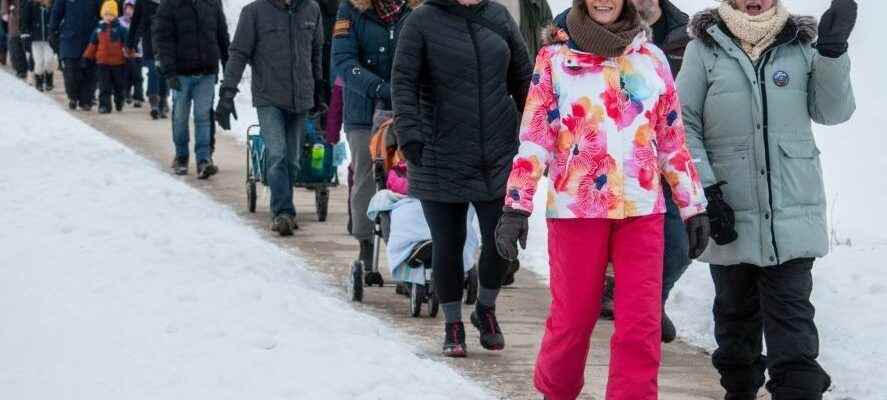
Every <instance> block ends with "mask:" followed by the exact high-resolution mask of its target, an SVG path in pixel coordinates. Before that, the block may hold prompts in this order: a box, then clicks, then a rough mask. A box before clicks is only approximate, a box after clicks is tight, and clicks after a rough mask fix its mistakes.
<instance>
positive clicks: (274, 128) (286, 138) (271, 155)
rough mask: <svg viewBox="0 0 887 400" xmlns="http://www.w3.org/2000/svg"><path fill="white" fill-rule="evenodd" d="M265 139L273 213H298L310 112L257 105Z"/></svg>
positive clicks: (274, 214)
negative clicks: (296, 185) (297, 193)
mask: <svg viewBox="0 0 887 400" xmlns="http://www.w3.org/2000/svg"><path fill="white" fill-rule="evenodd" d="M256 111H258V116H259V127H260V129H261V134H262V139H264V140H265V148H266V149H267V151H268V153H267V158H266V160H265V165H266V166H267V168H268V188H270V189H271V214H272V215H273V216H278V215H281V214H289V215H296V207H295V206H294V205H293V184H294V183H295V182H296V178H298V176H299V170H300V164H299V162H300V161H301V156H302V143H304V140H305V139H304V138H305V118H306V117H307V114H306V113H293V112H289V111H285V110H282V109H280V108H277V107H274V106H261V107H256Z"/></svg>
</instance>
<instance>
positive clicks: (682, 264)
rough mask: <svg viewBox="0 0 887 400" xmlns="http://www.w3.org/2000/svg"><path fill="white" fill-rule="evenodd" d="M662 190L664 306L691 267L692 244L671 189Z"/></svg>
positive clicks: (663, 186) (665, 186)
mask: <svg viewBox="0 0 887 400" xmlns="http://www.w3.org/2000/svg"><path fill="white" fill-rule="evenodd" d="M662 188H663V194H664V195H665V209H666V211H665V258H664V259H663V265H662V304H665V302H666V300H668V295H669V293H671V289H672V288H674V285H675V283H677V282H678V279H681V276H682V275H684V272H685V271H687V267H688V266H690V254H689V253H690V243H689V241H688V240H687V229H686V228H685V227H684V222H683V221H682V220H681V213H680V210H679V209H678V206H677V205H676V204H675V202H674V200H672V198H671V187H669V186H668V184H664V185H662Z"/></svg>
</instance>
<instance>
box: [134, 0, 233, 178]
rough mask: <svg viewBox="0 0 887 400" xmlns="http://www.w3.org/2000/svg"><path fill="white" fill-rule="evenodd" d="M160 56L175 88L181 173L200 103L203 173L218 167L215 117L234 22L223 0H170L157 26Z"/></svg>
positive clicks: (176, 164)
mask: <svg viewBox="0 0 887 400" xmlns="http://www.w3.org/2000/svg"><path fill="white" fill-rule="evenodd" d="M151 36H152V39H153V41H154V49H153V50H154V56H155V58H156V63H157V67H158V69H159V70H160V72H161V75H163V77H164V78H165V79H166V82H167V84H168V85H169V88H170V89H172V92H173V110H172V136H173V143H174V144H175V158H174V159H173V165H172V168H173V170H174V171H175V173H176V174H177V175H185V174H187V173H188V159H189V151H188V142H189V139H190V132H189V126H188V116H189V115H190V110H191V104H192V102H193V105H194V130H195V132H194V153H195V156H196V158H197V178H198V179H207V178H209V177H210V176H212V175H213V174H215V173H216V172H217V171H218V169H217V168H216V166H215V165H213V162H212V151H211V144H210V142H211V138H212V135H211V129H212V127H211V126H210V125H211V124H212V123H213V121H212V117H211V113H212V106H213V101H214V99H215V83H216V81H217V80H218V76H217V75H218V73H219V62H221V63H222V64H224V63H226V62H228V45H229V44H230V43H229V39H228V23H227V21H226V20H225V13H224V12H223V10H222V4H221V1H220V0H164V1H162V2H161V3H160V6H159V7H158V8H157V13H156V14H155V15H154V21H153V23H152V26H151Z"/></svg>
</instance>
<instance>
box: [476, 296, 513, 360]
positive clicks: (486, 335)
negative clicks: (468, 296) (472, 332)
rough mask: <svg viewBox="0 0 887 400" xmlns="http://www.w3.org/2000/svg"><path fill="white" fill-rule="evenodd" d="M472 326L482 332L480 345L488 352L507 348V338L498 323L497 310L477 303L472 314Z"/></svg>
mask: <svg viewBox="0 0 887 400" xmlns="http://www.w3.org/2000/svg"><path fill="white" fill-rule="evenodd" d="M471 324H472V325H474V327H475V328H477V330H478V331H480V345H481V346H483V348H485V349H487V350H502V349H504V348H505V337H504V336H502V330H501V329H499V323H498V322H497V321H496V308H495V307H487V306H484V305H483V304H480V303H477V306H475V309H474V312H472V313H471Z"/></svg>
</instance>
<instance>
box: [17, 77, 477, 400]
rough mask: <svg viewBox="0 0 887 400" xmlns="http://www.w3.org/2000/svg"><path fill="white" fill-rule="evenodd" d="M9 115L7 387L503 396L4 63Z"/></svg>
mask: <svg viewBox="0 0 887 400" xmlns="http://www.w3.org/2000/svg"><path fill="white" fill-rule="evenodd" d="M0 110H2V112H0V132H2V134H0V137H2V140H0V165H2V167H0V187H2V188H3V191H2V193H0V355H2V356H0V398H2V399H93V400H102V399H152V400H153V399H299V400H304V399H318V400H327V399H416V398H423V399H432V398H433V399H449V398H452V397H451V394H452V393H460V398H465V399H485V398H490V394H489V393H487V392H485V390H484V389H482V388H480V387H479V386H478V385H477V384H475V383H473V382H470V381H468V380H466V379H465V378H464V377H462V376H460V375H459V374H457V373H456V372H454V371H453V370H451V369H450V368H448V367H446V366H444V365H443V364H440V363H438V362H435V361H431V360H428V359H426V358H423V357H422V356H420V355H419V354H421V351H420V350H419V349H418V348H416V347H414V346H412V345H410V344H408V343H406V342H405V341H404V338H402V337H399V335H398V333H397V332H396V331H395V330H394V329H393V328H391V327H389V326H387V325H385V324H384V323H382V322H381V321H379V320H377V319H376V318H373V317H370V316H367V315H364V314H361V313H359V312H357V311H356V310H354V309H353V308H352V307H351V305H350V304H349V303H347V302H345V301H342V300H339V299H338V297H339V296H340V294H338V293H335V291H333V290H330V289H323V288H322V287H323V284H322V283H321V281H320V279H319V277H318V276H316V275H314V274H312V273H311V272H308V271H307V270H306V269H305V267H304V261H303V260H302V259H301V258H300V257H299V256H298V255H294V254H289V253H287V252H285V251H283V250H281V249H280V248H278V247H276V246H274V245H271V244H270V243H268V242H266V241H264V240H263V239H262V238H261V237H260V235H259V234H258V233H257V232H255V231H254V230H252V229H250V228H248V227H246V226H245V224H244V223H243V222H242V221H240V220H239V219H238V217H237V216H236V215H235V214H234V213H233V212H232V211H231V210H229V209H226V208H225V207H222V206H220V205H218V204H216V203H214V202H213V201H211V200H210V199H209V198H207V197H206V196H205V195H203V194H201V193H200V192H198V191H197V190H195V189H193V188H190V187H189V186H188V185H187V184H185V183H184V182H182V181H180V180H177V179H174V178H172V177H170V176H169V175H168V174H166V173H164V172H162V171H160V170H159V169H158V168H157V166H156V165H155V164H152V163H151V162H148V161H147V160H145V159H143V158H141V157H139V156H138V155H136V154H134V153H133V152H132V151H130V150H128V149H127V148H125V147H124V146H123V145H121V144H119V143H117V142H115V141H113V140H111V139H108V138H107V137H106V136H104V135H103V134H101V133H99V132H97V131H95V130H93V129H92V128H90V127H88V126H87V125H85V124H84V123H82V122H80V121H79V120H77V119H75V118H74V117H72V116H70V115H68V114H67V113H66V112H65V111H63V110H62V109H60V108H59V106H57V105H56V104H55V103H54V102H53V101H51V100H50V99H49V98H47V97H44V96H42V95H39V94H38V93H37V92H36V91H34V90H33V89H32V88H29V87H27V86H25V85H24V84H23V83H22V82H21V81H20V80H17V79H15V78H12V77H11V76H10V75H8V74H7V73H4V72H0Z"/></svg>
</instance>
